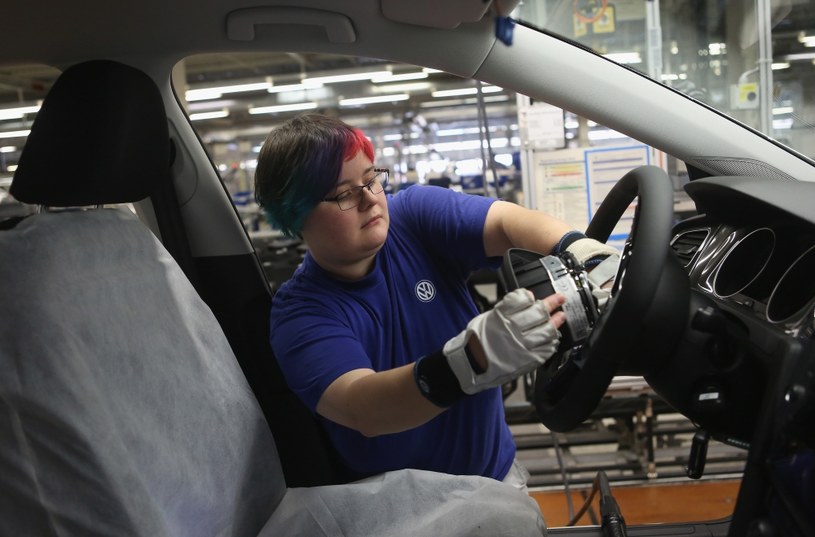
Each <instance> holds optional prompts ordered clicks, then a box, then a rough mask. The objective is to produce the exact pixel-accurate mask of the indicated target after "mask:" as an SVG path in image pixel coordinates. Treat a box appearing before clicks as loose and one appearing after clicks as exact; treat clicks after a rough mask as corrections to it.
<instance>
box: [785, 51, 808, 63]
mask: <svg viewBox="0 0 815 537" xmlns="http://www.w3.org/2000/svg"><path fill="white" fill-rule="evenodd" d="M781 59H782V60H784V61H787V62H794V61H797V60H815V52H799V53H796V54H786V55H784V56H782V57H781Z"/></svg>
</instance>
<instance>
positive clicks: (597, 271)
mask: <svg viewBox="0 0 815 537" xmlns="http://www.w3.org/2000/svg"><path fill="white" fill-rule="evenodd" d="M566 251H567V252H569V253H570V254H572V255H573V256H574V257H575V259H576V260H577V262H578V263H580V264H581V265H585V264H586V262H587V261H589V260H591V259H594V258H596V257H600V256H608V257H606V258H605V259H604V260H602V261H601V262H600V263H599V264H589V265H588V266H587V267H586V269H587V270H588V274H587V278H588V280H589V287H591V294H592V295H594V298H595V300H597V305H598V307H599V309H600V311H602V310H603V308H605V305H606V303H607V302H608V299H609V298H610V297H611V286H612V284H613V283H614V278H615V277H616V275H617V267H618V265H619V264H620V252H619V251H618V250H617V249H616V248H614V247H613V246H609V245H608V244H603V243H602V242H600V241H598V240H595V239H589V238H584V239H578V240H576V241H574V242H573V243H572V244H570V245H569V246H568V247H567V248H566Z"/></svg>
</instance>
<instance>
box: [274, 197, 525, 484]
mask: <svg viewBox="0 0 815 537" xmlns="http://www.w3.org/2000/svg"><path fill="white" fill-rule="evenodd" d="M494 201H495V200H494V199H491V198H484V197H479V196H470V195H466V194H461V193H457V192H454V191H451V190H448V189H444V188H439V187H432V186H413V187H411V188H409V189H407V190H404V191H400V192H399V193H398V194H396V195H395V196H389V197H388V207H389V212H390V229H389V232H388V237H387V239H386V241H385V244H384V245H383V247H382V249H381V250H380V251H379V252H378V253H377V255H376V260H375V266H374V269H373V270H372V271H371V273H369V274H368V275H367V276H365V277H364V278H362V279H361V280H358V281H354V282H347V281H341V280H337V279H335V278H334V277H332V276H331V275H330V274H329V273H327V272H326V271H324V270H323V269H322V268H321V267H320V266H319V265H317V263H316V262H315V261H314V259H313V258H312V257H311V255H309V254H307V255H306V257H305V260H304V261H303V263H302V265H301V266H300V267H299V268H298V269H297V271H296V272H295V274H294V276H293V277H292V278H291V279H290V280H289V281H288V282H286V283H285V284H284V285H283V286H282V287H281V288H280V290H279V291H278V292H277V293H276V295H275V298H274V301H273V306H272V320H271V334H272V335H271V343H272V348H273V350H274V353H275V355H276V357H277V360H278V362H279V363H280V367H281V369H282V371H283V374H284V376H285V378H286V381H287V383H288V384H289V386H290V387H291V389H292V390H293V391H294V392H295V393H296V394H297V395H298V396H299V397H300V398H301V399H302V400H303V401H304V402H305V404H306V405H307V406H308V407H309V408H310V409H311V410H312V411H313V412H315V408H316V406H317V402H318V401H319V400H320V397H321V396H322V394H323V392H324V391H325V389H326V388H327V387H328V386H329V385H330V384H331V383H332V382H333V381H334V380H336V379H337V378H338V377H340V376H341V375H343V374H345V373H347V372H349V371H351V370H354V369H360V368H370V369H373V370H374V371H386V370H389V369H393V368H395V367H399V366H402V365H405V364H409V363H412V362H414V361H416V359H417V358H419V357H421V356H424V355H427V354H430V353H433V352H436V351H438V350H439V349H441V348H442V346H443V345H444V344H445V343H446V342H447V340H448V339H450V338H452V337H453V336H455V335H456V334H458V333H459V332H461V331H462V330H463V329H464V328H465V327H466V325H467V323H468V322H469V321H470V320H471V319H472V318H473V317H474V316H476V315H477V314H478V310H477V309H476V306H475V304H474V303H473V301H472V298H471V296H470V293H469V291H468V289H467V278H468V276H469V274H470V273H471V272H472V271H473V270H475V269H479V268H487V267H489V268H496V267H497V265H498V263H499V262H500V258H493V259H489V258H487V257H486V254H485V252H484V242H483V240H484V239H483V232H484V221H485V218H486V215H487V211H488V210H489V207H490V205H491V204H492V203H493V202H494ZM320 419H321V421H322V423H323V425H324V427H325V428H326V430H327V432H328V434H329V436H330V438H331V440H332V442H333V443H334V445H335V446H336V448H337V450H338V451H339V453H340V455H341V456H342V457H343V458H344V460H345V462H346V464H347V465H348V466H349V467H350V468H351V469H353V470H354V471H356V472H358V473H359V474H362V475H373V474H377V473H381V472H385V471H389V470H396V469H401V468H418V469H424V470H433V471H438V472H445V473H451V474H458V475H482V476H486V477H493V478H495V479H503V478H504V476H505V475H506V473H507V472H508V471H509V468H510V466H511V465H512V461H513V459H514V457H515V444H514V442H513V440H512V435H511V433H510V431H509V428H508V426H507V424H506V421H505V419H504V408H503V401H502V398H501V391H500V389H499V388H494V389H491V390H487V391H484V392H481V393H479V394H477V395H475V396H471V397H467V398H465V399H463V400H461V401H459V402H457V403H456V404H454V405H453V406H452V407H450V408H449V409H447V410H446V411H444V412H442V413H441V414H440V415H438V416H437V417H435V418H434V419H432V420H430V421H429V422H427V423H425V424H424V425H421V426H419V427H416V428H414V429H411V430H408V431H404V432H400V433H394V434H386V435H381V436H377V437H374V438H366V437H364V436H363V435H362V434H360V433H359V432H357V431H355V430H352V429H349V428H347V427H344V426H342V425H338V424H336V423H334V422H331V421H329V420H327V419H324V418H322V417H320Z"/></svg>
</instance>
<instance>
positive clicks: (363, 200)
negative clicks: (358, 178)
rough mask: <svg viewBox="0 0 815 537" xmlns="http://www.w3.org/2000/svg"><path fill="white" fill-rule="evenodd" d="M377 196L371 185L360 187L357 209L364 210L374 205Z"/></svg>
mask: <svg viewBox="0 0 815 537" xmlns="http://www.w3.org/2000/svg"><path fill="white" fill-rule="evenodd" d="M377 196H379V194H374V191H373V185H367V186H364V187H362V189H360V191H359V206H358V207H359V209H360V210H364V209H367V208H368V207H370V206H371V205H373V204H375V203H376V198H377Z"/></svg>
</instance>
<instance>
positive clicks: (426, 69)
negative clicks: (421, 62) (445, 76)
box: [422, 67, 442, 74]
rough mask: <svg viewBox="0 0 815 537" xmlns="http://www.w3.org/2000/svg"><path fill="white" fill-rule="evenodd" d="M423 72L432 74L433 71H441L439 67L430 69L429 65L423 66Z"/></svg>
mask: <svg viewBox="0 0 815 537" xmlns="http://www.w3.org/2000/svg"><path fill="white" fill-rule="evenodd" d="M422 72H423V73H428V74H433V73H441V72H442V71H441V70H439V69H431V68H430V67H425V68H424V69H422Z"/></svg>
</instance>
